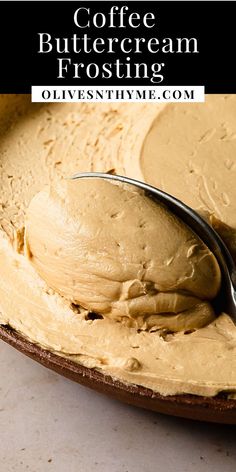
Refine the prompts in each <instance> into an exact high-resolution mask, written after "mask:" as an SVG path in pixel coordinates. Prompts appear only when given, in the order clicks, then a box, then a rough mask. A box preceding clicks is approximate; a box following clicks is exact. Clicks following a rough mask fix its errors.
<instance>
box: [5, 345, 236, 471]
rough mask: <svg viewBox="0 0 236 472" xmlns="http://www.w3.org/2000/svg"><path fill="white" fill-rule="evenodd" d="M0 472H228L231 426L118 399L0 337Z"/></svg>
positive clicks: (233, 446) (235, 444)
mask: <svg viewBox="0 0 236 472" xmlns="http://www.w3.org/2000/svg"><path fill="white" fill-rule="evenodd" d="M0 379H1V380H0V425H1V429H0V431H1V433H0V439H1V440H0V471H1V472H11V471H17V472H23V471H29V472H92V471H94V472H156V471H160V472H165V471H166V472H185V471H186V472H211V471H212V472H213V471H214V472H222V471H224V472H235V470H236V426H222V425H221V426H220V425H214V424H204V423H198V422H193V421H188V420H183V419H177V418H172V417H167V416H163V415H158V414H156V413H152V412H148V411H144V410H141V409H137V408H134V407H130V406H128V405H123V404H122V403H119V402H117V401H115V400H112V399H109V398H107V397H105V396H103V395H101V394H98V393H96V392H94V391H92V390H89V389H87V388H85V387H82V386H80V385H78V384H76V383H73V382H71V381H69V380H67V379H65V378H63V377H60V376H59V375H57V374H55V373H53V372H51V371H49V370H47V369H45V368H44V367H42V366H40V365H38V364H37V363H35V362H33V361H32V360H30V359H28V358H27V357H25V356H24V355H23V354H20V353H18V352H17V351H16V350H15V349H13V348H11V347H10V346H8V345H7V344H5V343H3V342H2V341H1V342H0Z"/></svg>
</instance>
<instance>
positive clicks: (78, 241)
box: [25, 179, 220, 330]
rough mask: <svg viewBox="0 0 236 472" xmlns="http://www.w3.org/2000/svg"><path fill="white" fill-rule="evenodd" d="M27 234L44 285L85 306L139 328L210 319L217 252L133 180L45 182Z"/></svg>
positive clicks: (196, 324) (217, 278) (217, 275)
mask: <svg viewBox="0 0 236 472" xmlns="http://www.w3.org/2000/svg"><path fill="white" fill-rule="evenodd" d="M25 239H26V244H27V253H28V256H29V257H30V259H31V262H32V263H33V265H34V267H35V268H36V270H37V272H38V273H39V275H40V276H41V277H42V278H43V279H44V280H45V281H46V282H47V284H48V285H49V287H51V288H53V289H54V290H55V291H56V292H58V293H60V294H61V295H63V296H64V297H65V298H67V299H68V300H70V301H71V302H73V303H75V304H79V305H81V306H83V307H84V308H86V309H88V310H90V311H94V312H97V313H100V314H103V315H106V316H109V317H110V318H112V319H115V320H117V321H121V320H122V321H124V319H127V321H129V324H130V322H131V320H133V321H134V320H135V323H133V325H136V327H140V328H141V327H143V328H147V327H153V326H156V327H165V328H169V329H170V327H171V323H172V325H173V329H177V330H183V329H185V328H186V326H188V329H189V328H190V327H191V328H195V327H201V326H202V325H204V324H206V323H208V322H209V321H212V319H214V313H213V309H212V308H211V305H210V304H209V303H208V302H207V300H211V299H212V298H214V297H215V296H216V294H217V292H218V290H219V287H220V269H219V266H218V263H217V261H216V259H215V257H214V256H213V254H212V253H211V252H210V251H209V249H208V248H207V247H206V246H205V245H204V244H203V243H202V242H201V241H200V240H199V239H198V238H197V237H196V236H194V234H193V233H192V232H191V231H190V230H189V229H188V228H187V227H186V226H185V225H184V224H183V223H182V222H181V221H180V220H178V219H177V217H175V216H174V215H173V214H171V213H170V212H169V211H168V210H167V208H165V207H163V206H161V205H160V204H157V203H155V202H154V201H152V200H151V199H150V198H148V197H147V196H145V194H144V192H143V191H142V190H140V189H137V188H135V187H134V186H133V187H132V186H130V185H121V184H120V185H117V184H115V183H112V182H110V181H106V180H102V179H78V180H72V181H65V182H64V183H62V184H61V185H60V187H59V188H57V189H55V188H54V187H50V188H47V189H46V190H44V191H41V192H40V193H38V194H36V196H35V197H34V198H33V200H32V201H31V203H30V206H29V210H28V212H27V218H26V238H25ZM199 305H200V306H199ZM199 311H201V316H199ZM157 314H161V315H162V316H161V317H159V319H158V318H157V317H156V316H155V315H157ZM163 315H166V316H163ZM168 315H169V316H168ZM173 315H179V316H178V317H176V316H173ZM186 318H190V319H187V320H186ZM130 319H131V320H130ZM165 319H166V323H165Z"/></svg>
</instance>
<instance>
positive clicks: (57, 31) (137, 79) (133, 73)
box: [0, 1, 236, 93]
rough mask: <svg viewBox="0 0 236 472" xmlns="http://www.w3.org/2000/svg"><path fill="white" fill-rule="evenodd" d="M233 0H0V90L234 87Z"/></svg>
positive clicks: (235, 8) (218, 90) (219, 90)
mask: <svg viewBox="0 0 236 472" xmlns="http://www.w3.org/2000/svg"><path fill="white" fill-rule="evenodd" d="M235 18H236V5H235V2H227V1H226V2H224V1H219V2H216V1H215V2H208V1H206V2H196V1H195V2H191V1H189V2H178V1H176V2H171V1H170V2H159V1H152V2H149V1H140V2H139V1H137V2H130V1H127V2H123V1H116V2H115V1H114V2H110V1H106V2H93V1H78V2H77V1H76V2H66V1H62V2H50V1H47V2H24V1H22V2H21V1H20V2H4V1H2V2H1V3H0V58H1V59H0V60H1V74H0V93H30V90H31V86H32V85H73V86H75V85H89V86H91V85H96V86H97V85H127V86H129V85H152V86H153V85H193V86H196V85H204V86H205V87H206V93H236V80H235V49H236V29H235Z"/></svg>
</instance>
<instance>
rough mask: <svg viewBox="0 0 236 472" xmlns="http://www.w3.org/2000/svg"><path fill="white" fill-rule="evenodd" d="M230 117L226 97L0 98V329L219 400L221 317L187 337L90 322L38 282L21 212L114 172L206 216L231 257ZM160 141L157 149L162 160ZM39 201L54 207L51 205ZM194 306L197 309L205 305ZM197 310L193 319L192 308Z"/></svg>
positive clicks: (162, 386) (233, 345) (230, 343)
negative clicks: (65, 187) (67, 187)
mask: <svg viewBox="0 0 236 472" xmlns="http://www.w3.org/2000/svg"><path fill="white" fill-rule="evenodd" d="M235 114H236V97H235V96H227V97H223V96H219V95H218V96H211V97H208V98H207V102H206V103H205V104H202V105H198V104H187V105H184V104H178V105H168V106H160V105H154V104H153V105H148V104H112V105H109V104H97V105H93V104H78V105H76V104H68V105H67V104H52V105H50V104H49V105H36V104H30V100H29V98H27V97H24V96H22V97H20V96H18V97H9V96H6V97H4V96H0V182H1V202H0V203H1V205H0V221H1V228H2V229H1V231H0V322H1V323H2V324H9V325H10V326H12V327H13V328H15V329H16V330H18V331H19V332H21V333H22V334H23V335H24V336H26V337H27V338H29V339H31V340H32V341H34V342H37V343H38V344H40V345H42V346H44V347H46V348H47V349H49V350H51V351H54V352H57V353H58V354H59V355H63V356H66V357H69V358H71V359H73V360H74V361H75V362H79V363H82V364H83V365H86V366H88V367H93V368H96V369H98V370H100V371H102V372H104V373H105V374H109V375H112V376H113V377H114V378H118V379H120V380H121V381H123V382H127V383H136V384H139V385H143V386H146V387H149V388H152V389H153V390H155V391H158V392H160V393H162V394H163V395H168V394H175V393H193V394H198V395H210V396H212V395H216V394H217V393H218V392H222V391H224V392H229V394H230V396H231V397H232V396H233V395H234V394H235V392H236V328H235V325H234V324H233V322H232V321H231V319H230V317H229V316H228V315H226V314H222V315H220V316H219V317H218V318H216V320H213V321H212V322H211V323H209V324H208V325H207V326H205V327H203V328H201V329H197V330H196V331H193V332H191V333H188V334H184V332H183V331H182V332H179V333H175V334H167V333H166V332H165V331H163V329H160V330H157V329H156V328H155V329H154V332H152V329H151V330H145V326H142V330H141V331H140V329H137V328H136V326H134V325H133V323H131V326H130V325H129V323H126V322H125V323H124V322H123V317H122V321H117V318H116V319H115V320H114V319H113V317H111V318H109V317H108V316H107V315H106V314H104V315H103V318H101V319H95V320H93V319H91V316H90V315H89V313H88V310H86V309H83V308H81V307H78V306H77V305H74V304H73V303H71V301H69V300H67V299H66V298H65V297H63V296H61V295H60V294H59V293H55V292H54V290H53V289H52V288H50V287H49V285H48V284H47V283H46V282H45V281H44V280H43V279H42V278H41V277H40V276H39V275H38V274H37V272H36V270H35V268H34V266H33V264H32V263H31V260H29V259H28V258H27V257H26V256H25V255H24V241H23V226H24V222H25V212H26V208H27V207H28V205H29V204H30V201H31V200H32V198H33V197H34V196H35V195H36V194H37V193H38V192H41V190H42V189H43V188H44V187H45V185H51V186H52V188H53V189H55V188H58V185H59V184H60V182H62V181H63V178H64V177H68V176H70V175H73V174H74V173H75V172H80V171H93V170H94V171H108V170H111V169H112V168H115V170H116V172H117V173H121V174H122V173H123V174H126V175H128V176H132V177H136V178H141V179H146V180H147V181H148V182H149V183H153V184H155V185H157V186H159V187H161V188H163V189H164V190H167V191H169V192H172V193H173V194H174V195H176V196H178V197H180V198H182V199H183V200H184V201H185V202H186V203H188V204H191V205H192V206H193V207H194V208H195V209H198V211H200V212H201V213H204V214H205V215H206V216H208V217H210V219H211V221H212V223H213V224H214V225H215V226H216V227H217V229H218V231H219V232H220V233H221V234H222V236H223V237H224V238H225V240H226V241H228V242H229V244H230V245H231V250H232V251H233V250H234V247H235V246H234V245H235V234H236V220H235V214H236V213H235V210H236V208H235V201H236V198H235V197H236V188H235V187H236V186H235V185H234V182H235V166H236V165H235V156H236V139H234V135H235V134H234V133H236V130H235V127H236V125H235V121H234V120H235V116H236V115H235ZM190 123H191V126H190ZM222 123H224V125H225V135H223V133H222V126H223V125H222ZM176 127H178V132H177V131H175V129H177V128H176ZM212 127H213V128H214V130H215V131H214V132H212V133H210V132H209V129H212ZM167 128H168V129H167ZM204 132H205V133H206V136H205V138H202V141H203V142H202V143H201V144H198V142H199V139H200V140H201V137H202V136H203V135H204ZM152 139H153V140H154V141H153V142H151V141H150V140H152ZM168 140H169V141H170V147H169V149H168V152H167V150H166V151H165V152H164V153H163V154H162V149H163V142H164V141H168ZM150 143H151V144H150ZM152 143H153V144H152ZM171 143H173V146H171ZM176 146H177V148H176ZM150 147H151V148H153V149H155V153H154V154H152V156H150ZM174 149H178V152H177V151H176V152H174ZM208 156H210V159H209V158H208ZM190 161H191V163H193V164H194V168H193V169H195V170H197V172H195V174H194V172H190V171H189V162H190ZM190 170H192V168H191V169H190ZM59 186H60V185H59ZM119 190H120V189H119ZM39 196H42V193H40V194H39V195H38V196H37V197H35V198H36V199H37V198H38V197H39ZM49 200H50V201H51V202H52V204H53V207H54V208H56V206H57V205H58V197H56V198H55V197H53V199H52V200H51V197H50V198H49ZM33 204H34V200H33V202H32V204H31V205H33ZM62 211H63V210H62V207H61V206H59V213H60V214H61V213H62ZM66 215H68V213H67V211H66ZM27 234H28V231H27ZM54 234H55V233H54ZM70 234H71V233H70ZM27 237H28V236H27ZM34 241H35V239H34ZM118 242H119V241H118ZM145 243H146V242H145ZM109 283H110V281H109ZM135 289H136V287H135ZM194 297H195V295H194ZM202 300H203V303H204V304H205V301H204V300H205V296H203V297H201V301H202ZM196 306H197V307H198V316H199V318H200V317H201V316H202V313H203V311H202V309H201V303H199V305H196ZM181 315H182V313H181V312H180V315H174V316H177V317H180V316H181ZM155 316H160V317H161V316H163V317H164V318H165V320H166V319H167V318H169V316H170V315H168V316H167V315H166V314H165V315H163V314H160V315H155ZM127 318H128V317H127ZM135 319H137V318H135ZM188 319H192V317H190V316H189V317H188ZM179 322H180V320H179V319H177V321H176V324H175V326H176V327H177V326H178V324H179Z"/></svg>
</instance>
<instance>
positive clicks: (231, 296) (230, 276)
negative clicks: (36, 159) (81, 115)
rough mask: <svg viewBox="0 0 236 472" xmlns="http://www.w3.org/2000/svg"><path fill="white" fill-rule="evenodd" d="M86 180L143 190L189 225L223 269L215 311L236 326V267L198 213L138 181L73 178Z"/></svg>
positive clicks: (93, 175)
mask: <svg viewBox="0 0 236 472" xmlns="http://www.w3.org/2000/svg"><path fill="white" fill-rule="evenodd" d="M84 178H97V179H107V180H115V181H119V182H124V183H125V184H130V185H133V186H136V187H138V188H141V189H143V190H144V191H145V193H146V195H147V196H149V197H150V198H152V199H153V200H156V201H158V202H160V203H163V204H164V205H165V206H166V207H167V208H169V209H170V210H171V212H172V213H174V214H175V215H176V216H178V217H179V218H180V219H181V220H182V221H183V222H184V223H185V224H186V225H188V226H189V228H190V229H191V230H192V231H193V232H194V233H195V234H196V235H197V236H198V237H199V238H200V239H201V240H202V241H203V242H204V243H205V244H206V246H208V248H209V249H210V250H211V251H212V252H213V254H214V255H215V257H216V259H217V261H218V263H219V266H220V269H221V275H222V284H221V290H220V293H219V294H218V296H217V297H216V299H215V300H214V308H215V310H216V311H217V312H221V311H225V312H226V313H227V314H229V315H230V316H231V318H232V319H233V320H234V322H236V288H235V287H236V266H235V264H234V261H233V259H232V256H231V254H230V252H229V250H228V248H227V247H226V245H225V244H224V242H223V241H222V239H221V238H220V236H219V235H218V233H216V231H215V230H214V229H213V228H212V227H211V226H210V225H209V224H208V223H207V222H206V221H205V220H204V219H203V218H201V217H200V216H199V215H198V213H196V212H195V211H194V210H192V208H190V207H189V206H187V205H185V204H184V203H183V202H181V201H180V200H178V199H177V198H175V197H173V196H172V195H169V194H168V193H166V192H163V191H162V190H159V189H157V188H155V187H153V186H151V185H148V184H146V183H144V182H140V181H139V180H135V179H130V178H128V177H123V176H122V175H113V174H105V173H101V172H84V173H79V174H75V175H73V176H72V177H71V179H72V180H74V179H84Z"/></svg>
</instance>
